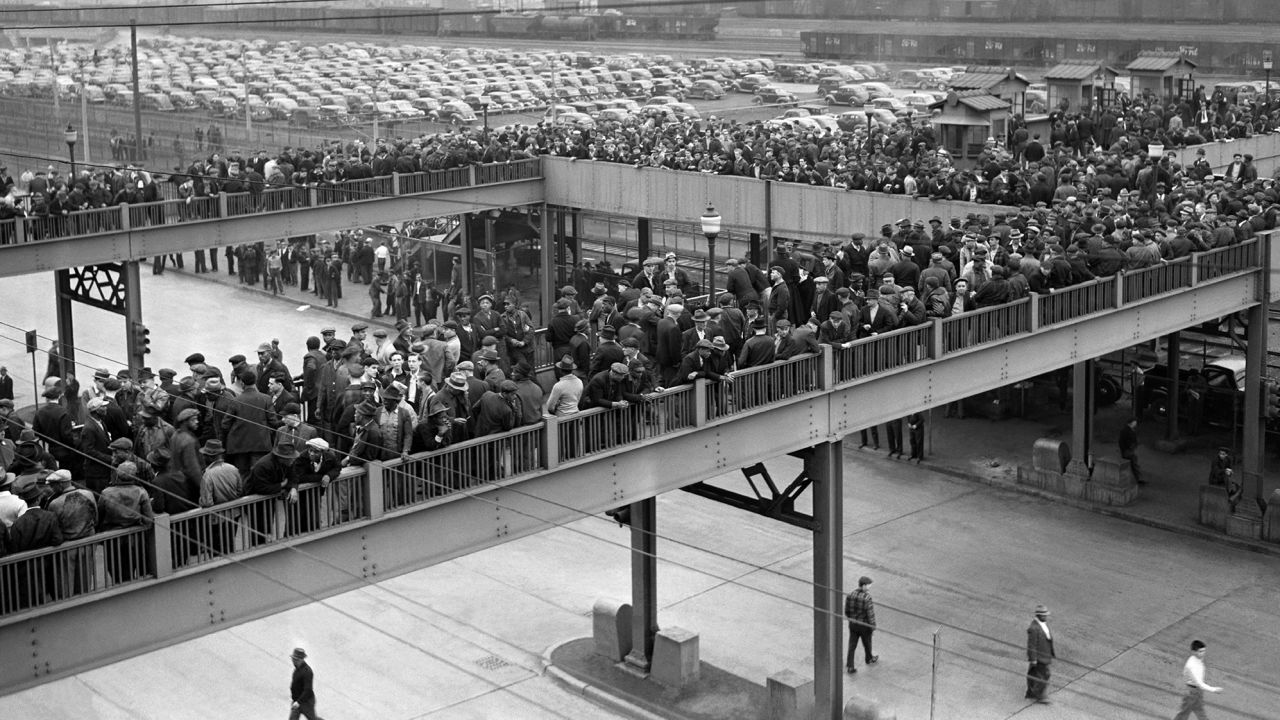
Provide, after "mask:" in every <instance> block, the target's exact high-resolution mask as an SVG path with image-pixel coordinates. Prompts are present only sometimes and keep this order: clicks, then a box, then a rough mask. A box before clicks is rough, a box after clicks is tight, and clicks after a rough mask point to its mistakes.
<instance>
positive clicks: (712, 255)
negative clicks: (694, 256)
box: [702, 204, 720, 307]
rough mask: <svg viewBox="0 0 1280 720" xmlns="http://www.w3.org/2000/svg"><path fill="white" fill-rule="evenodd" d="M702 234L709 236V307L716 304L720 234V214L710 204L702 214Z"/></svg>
mask: <svg viewBox="0 0 1280 720" xmlns="http://www.w3.org/2000/svg"><path fill="white" fill-rule="evenodd" d="M702 234H703V235H706V236H707V307H715V304H716V236H717V235H719V234H720V213H718V212H716V209H715V206H713V205H710V204H708V205H707V211H706V212H704V213H702Z"/></svg>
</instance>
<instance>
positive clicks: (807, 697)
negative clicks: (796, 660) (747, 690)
mask: <svg viewBox="0 0 1280 720" xmlns="http://www.w3.org/2000/svg"><path fill="white" fill-rule="evenodd" d="M767 685H768V688H769V718H770V720H808V719H809V718H811V717H813V680H812V679H810V678H807V677H805V676H803V675H801V674H800V673H798V672H794V671H792V670H783V671H782V672H778V673H774V674H773V675H770V676H769V680H768V683H767Z"/></svg>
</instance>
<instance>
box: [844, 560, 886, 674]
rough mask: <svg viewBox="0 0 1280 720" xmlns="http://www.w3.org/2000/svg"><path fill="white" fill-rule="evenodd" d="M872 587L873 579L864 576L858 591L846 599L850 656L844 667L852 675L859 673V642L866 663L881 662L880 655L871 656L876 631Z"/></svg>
mask: <svg viewBox="0 0 1280 720" xmlns="http://www.w3.org/2000/svg"><path fill="white" fill-rule="evenodd" d="M870 585H871V578H869V577H867V576H866V575H863V576H862V577H860V578H858V589H857V590H854V591H853V592H851V593H849V595H848V597H846V598H845V599H844V616H845V618H846V619H847V620H848V621H849V654H848V656H846V657H845V662H844V667H845V670H846V671H847V672H849V673H850V674H852V673H856V672H858V669H857V668H856V667H854V662H853V660H854V652H855V651H856V650H857V649H858V641H859V640H861V641H862V651H863V659H864V660H866V663H867V664H868V665H875V664H876V663H877V662H879V661H880V656H879V655H872V654H871V633H873V632H875V631H876V604H875V601H874V600H872V599H871V593H870V592H869V591H868V590H867V588H868V587H869V586H870Z"/></svg>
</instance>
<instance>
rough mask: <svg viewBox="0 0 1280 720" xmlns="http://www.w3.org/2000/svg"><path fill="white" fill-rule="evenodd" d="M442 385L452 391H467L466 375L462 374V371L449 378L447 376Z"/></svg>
mask: <svg viewBox="0 0 1280 720" xmlns="http://www.w3.org/2000/svg"><path fill="white" fill-rule="evenodd" d="M444 384H445V385H448V386H449V387H451V388H453V389H454V390H466V389H467V374H466V373H464V372H462V371H457V372H455V373H453V374H452V375H450V376H449V379H448V380H445V381H444Z"/></svg>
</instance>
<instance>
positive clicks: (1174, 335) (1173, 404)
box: [1164, 331, 1182, 445]
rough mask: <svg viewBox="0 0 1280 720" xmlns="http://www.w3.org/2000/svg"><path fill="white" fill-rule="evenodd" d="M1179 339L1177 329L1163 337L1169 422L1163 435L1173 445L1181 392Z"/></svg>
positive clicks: (1175, 438) (1176, 434)
mask: <svg viewBox="0 0 1280 720" xmlns="http://www.w3.org/2000/svg"><path fill="white" fill-rule="evenodd" d="M1181 339H1182V334H1181V333H1179V332H1177V331H1174V332H1171V333H1169V334H1168V335H1167V336H1166V338H1165V342H1166V343H1167V346H1168V350H1169V352H1168V354H1167V355H1166V357H1167V358H1168V362H1167V365H1168V368H1169V388H1170V391H1169V418H1168V420H1169V424H1168V427H1166V428H1165V433H1164V436H1165V439H1167V440H1168V441H1169V442H1170V443H1173V444H1175V445H1176V444H1177V442H1178V413H1179V410H1180V408H1179V401H1180V397H1179V396H1180V395H1181V394H1182V387H1181V385H1182V383H1181V382H1180V378H1179V377H1178V370H1179V367H1180V365H1181V364H1182V361H1181V358H1182V344H1181V342H1180V341H1181Z"/></svg>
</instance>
